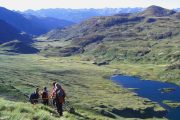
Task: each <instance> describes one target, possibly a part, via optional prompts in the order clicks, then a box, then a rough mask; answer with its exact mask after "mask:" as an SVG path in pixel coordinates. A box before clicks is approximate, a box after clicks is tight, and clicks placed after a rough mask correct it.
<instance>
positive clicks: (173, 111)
mask: <svg viewBox="0 0 180 120" xmlns="http://www.w3.org/2000/svg"><path fill="white" fill-rule="evenodd" d="M111 80H112V81H113V82H115V83H117V84H118V85H121V86H123V87H125V88H137V90H134V92H135V93H137V94H138V95H139V96H141V97H144V98H148V99H150V100H151V101H154V102H158V103H159V104H160V105H161V106H162V107H164V108H165V109H167V110H168V113H167V115H166V116H165V117H166V118H168V119H169V120H180V108H170V107H168V106H167V105H165V104H163V103H162V102H163V100H171V101H176V102H180V86H177V85H174V84H171V83H164V82H158V81H152V80H142V79H140V78H139V77H131V76H124V75H114V76H112V77H111ZM163 88H173V89H175V91H172V92H164V93H162V91H161V90H160V89H163Z"/></svg>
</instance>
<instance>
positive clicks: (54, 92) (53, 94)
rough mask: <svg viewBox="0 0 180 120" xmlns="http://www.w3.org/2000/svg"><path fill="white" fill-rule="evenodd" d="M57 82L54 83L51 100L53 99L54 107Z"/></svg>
mask: <svg viewBox="0 0 180 120" xmlns="http://www.w3.org/2000/svg"><path fill="white" fill-rule="evenodd" d="M55 85H56V82H53V89H52V93H51V98H52V99H53V105H54V106H56V99H55V97H56V86H55Z"/></svg>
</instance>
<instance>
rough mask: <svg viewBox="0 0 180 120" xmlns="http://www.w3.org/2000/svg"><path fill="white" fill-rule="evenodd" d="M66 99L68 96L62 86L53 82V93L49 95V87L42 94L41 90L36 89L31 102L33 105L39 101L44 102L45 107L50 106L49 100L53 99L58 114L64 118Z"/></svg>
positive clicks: (31, 96)
mask: <svg viewBox="0 0 180 120" xmlns="http://www.w3.org/2000/svg"><path fill="white" fill-rule="evenodd" d="M65 97H66V94H65V91H64V89H63V88H62V87H61V85H60V84H59V83H56V82H53V89H52V93H50V94H49V92H48V90H47V87H44V89H43V91H42V92H40V90H39V88H36V91H35V92H34V93H32V94H31V95H30V97H29V100H30V102H31V103H32V104H37V103H38V102H39V100H42V103H43V104H44V105H49V100H50V99H52V100H53V105H54V106H55V107H56V108H57V112H58V113H59V115H60V116H62V115H63V108H62V107H63V103H64V102H65Z"/></svg>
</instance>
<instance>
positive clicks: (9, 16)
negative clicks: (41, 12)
mask: <svg viewBox="0 0 180 120" xmlns="http://www.w3.org/2000/svg"><path fill="white" fill-rule="evenodd" d="M0 19H1V20H3V21H5V22H7V23H9V24H11V25H12V26H14V27H15V28H17V29H19V30H21V31H24V32H26V33H28V34H33V35H39V34H43V33H46V32H48V31H49V30H51V29H53V28H58V27H65V26H68V25H71V24H72V22H69V21H66V20H59V19H54V18H38V17H35V16H27V15H23V14H20V13H17V12H14V11H10V10H8V9H6V8H3V7H0Z"/></svg>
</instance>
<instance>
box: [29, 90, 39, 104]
mask: <svg viewBox="0 0 180 120" xmlns="http://www.w3.org/2000/svg"><path fill="white" fill-rule="evenodd" d="M39 97H40V95H39V88H36V91H35V92H34V93H32V94H31V95H30V97H29V100H30V102H31V104H37V103H38V99H39Z"/></svg>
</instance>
